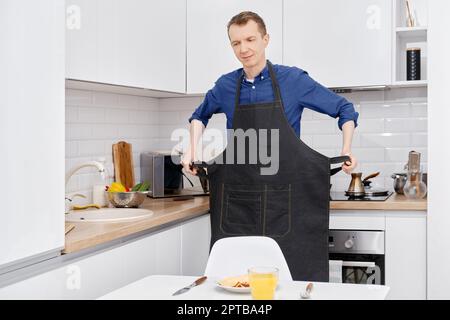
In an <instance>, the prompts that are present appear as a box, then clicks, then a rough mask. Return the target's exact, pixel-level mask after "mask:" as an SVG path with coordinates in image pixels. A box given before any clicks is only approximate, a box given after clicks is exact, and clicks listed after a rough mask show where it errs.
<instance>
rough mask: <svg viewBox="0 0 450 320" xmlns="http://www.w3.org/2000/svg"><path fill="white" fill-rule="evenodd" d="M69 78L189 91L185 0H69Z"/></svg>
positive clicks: (67, 9)
mask: <svg viewBox="0 0 450 320" xmlns="http://www.w3.org/2000/svg"><path fill="white" fill-rule="evenodd" d="M66 15H67V28H66V57H67V60H66V78H69V79H76V80H85V81H93V82H101V83H107V84H116V85H123V86H130V87H138V88H151V89H156V90H163V91H172V92H185V90H186V88H185V84H186V75H185V74H186V68H185V66H186V31H185V30H186V0H168V1H148V0H67V1H66Z"/></svg>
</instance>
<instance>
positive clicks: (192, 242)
mask: <svg viewBox="0 0 450 320" xmlns="http://www.w3.org/2000/svg"><path fill="white" fill-rule="evenodd" d="M181 233H182V237H181V239H182V241H181V248H182V249H181V251H182V259H181V260H182V266H181V271H182V272H181V273H182V274H183V275H185V276H198V275H200V274H203V272H204V271H205V268H206V263H207V262H208V257H209V247H210V242H211V223H210V218H209V214H207V215H204V216H201V217H199V218H197V219H193V220H192V221H191V222H190V223H187V224H184V225H183V226H182V227H181Z"/></svg>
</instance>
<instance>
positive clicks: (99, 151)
mask: <svg viewBox="0 0 450 320" xmlns="http://www.w3.org/2000/svg"><path fill="white" fill-rule="evenodd" d="M78 147H79V155H80V156H82V157H88V156H102V155H103V154H104V150H105V149H104V142H103V140H86V141H79V142H78Z"/></svg>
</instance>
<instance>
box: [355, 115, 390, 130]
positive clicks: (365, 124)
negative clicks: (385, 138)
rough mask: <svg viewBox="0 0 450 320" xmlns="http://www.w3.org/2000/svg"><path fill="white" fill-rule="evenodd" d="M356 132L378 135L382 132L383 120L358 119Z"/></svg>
mask: <svg viewBox="0 0 450 320" xmlns="http://www.w3.org/2000/svg"><path fill="white" fill-rule="evenodd" d="M356 132H359V133H379V132H384V120H383V119H366V118H359V119H358V126H357V127H356Z"/></svg>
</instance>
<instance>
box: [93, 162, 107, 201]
mask: <svg viewBox="0 0 450 320" xmlns="http://www.w3.org/2000/svg"><path fill="white" fill-rule="evenodd" d="M97 161H98V162H100V163H101V164H103V167H104V168H105V169H104V171H103V172H99V173H97V176H96V178H95V180H94V186H93V187H92V202H93V203H94V204H96V205H99V206H100V207H106V206H107V204H108V203H107V201H106V192H105V187H106V186H107V185H109V181H108V179H109V176H108V170H107V169H106V159H105V158H98V159H97Z"/></svg>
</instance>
